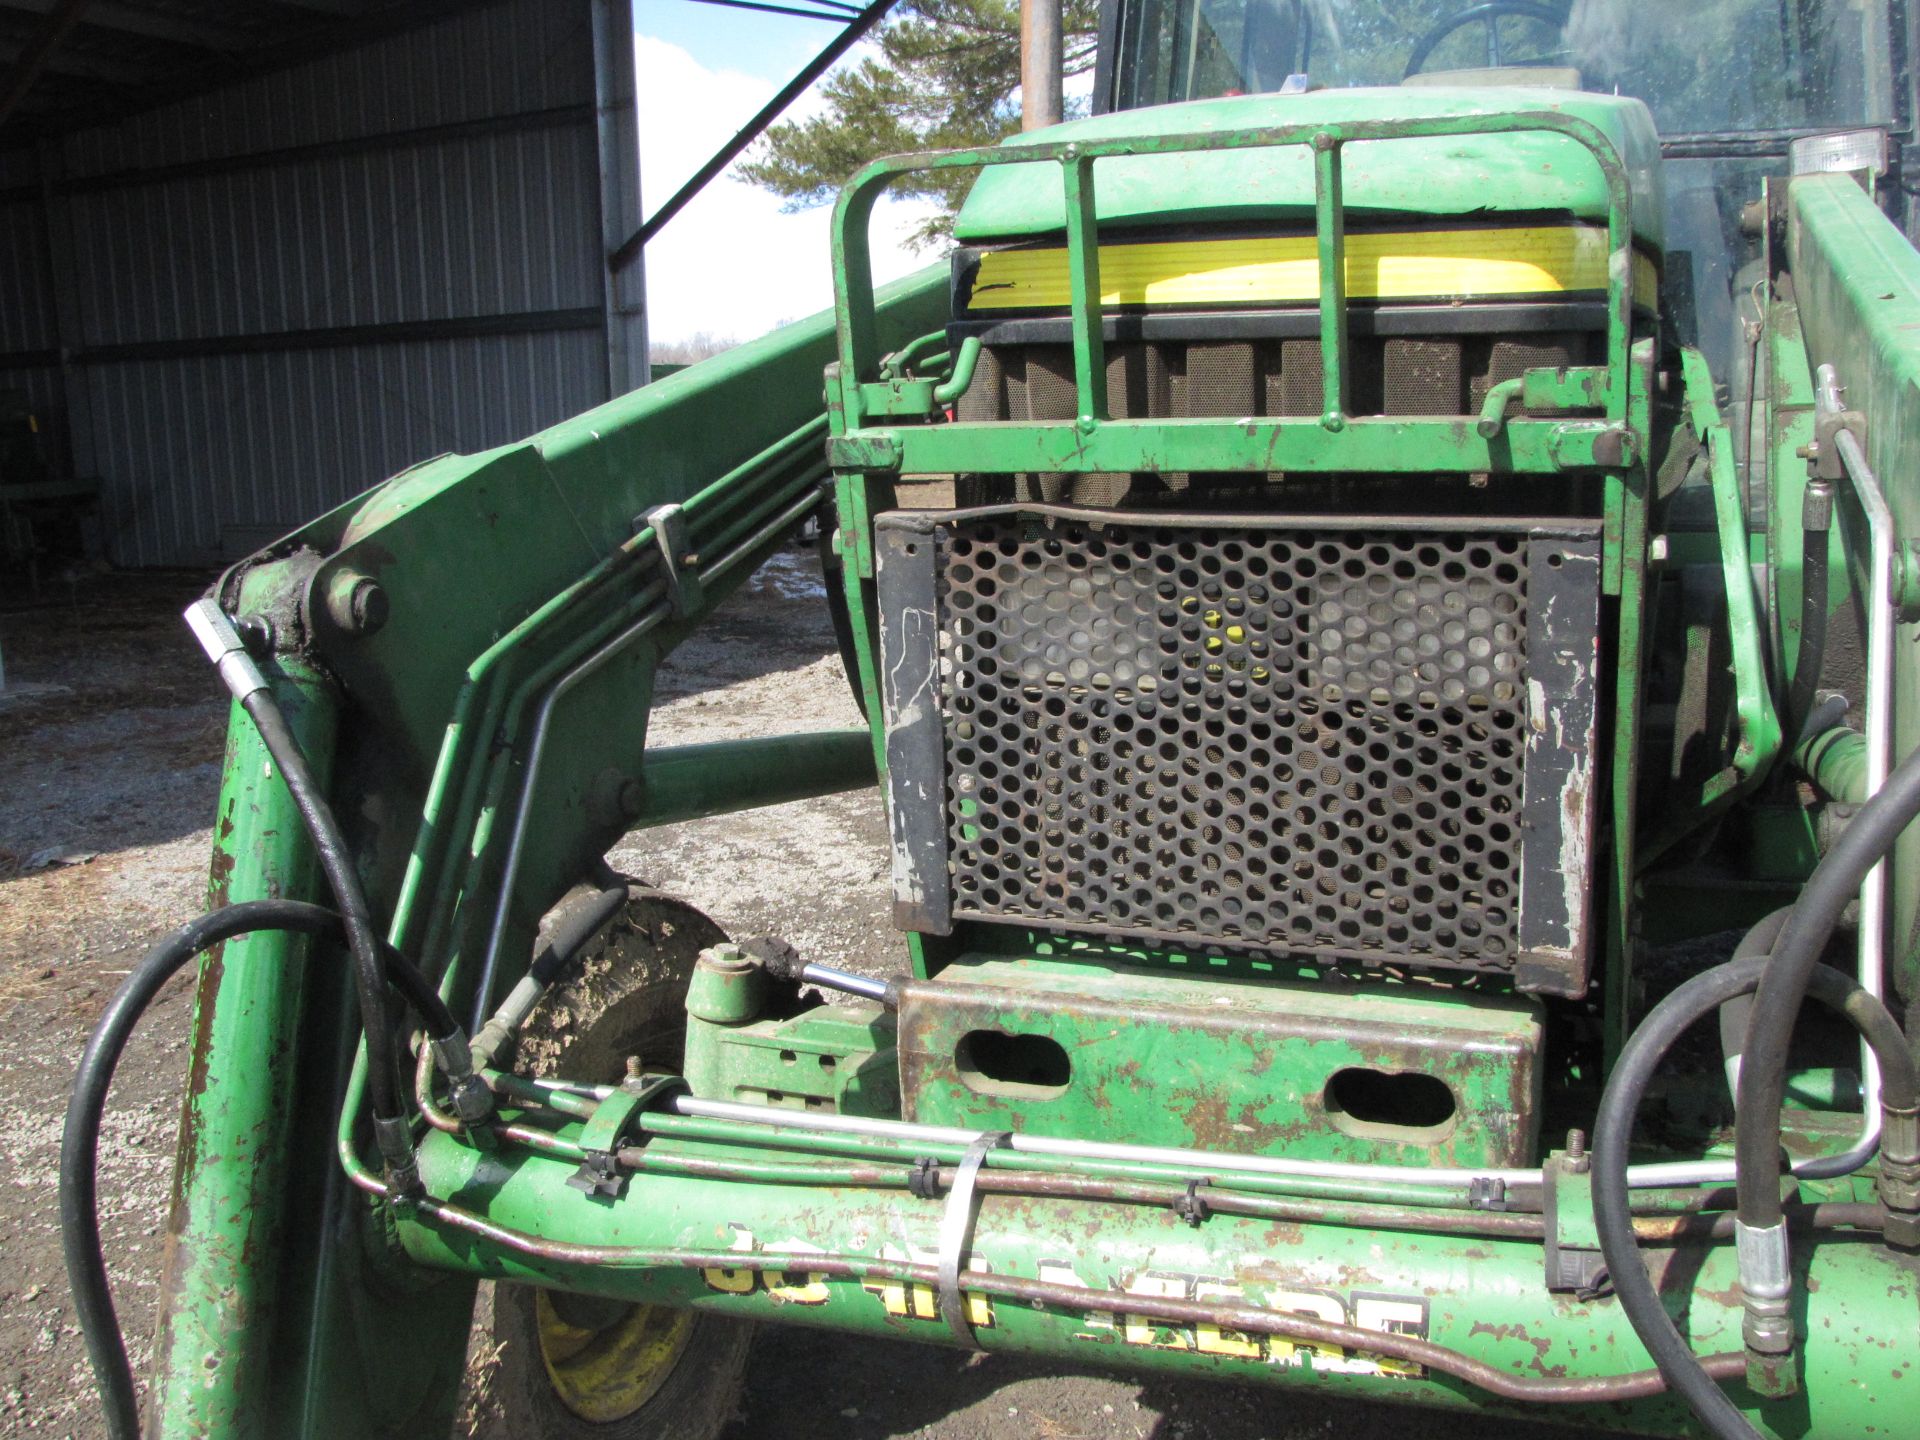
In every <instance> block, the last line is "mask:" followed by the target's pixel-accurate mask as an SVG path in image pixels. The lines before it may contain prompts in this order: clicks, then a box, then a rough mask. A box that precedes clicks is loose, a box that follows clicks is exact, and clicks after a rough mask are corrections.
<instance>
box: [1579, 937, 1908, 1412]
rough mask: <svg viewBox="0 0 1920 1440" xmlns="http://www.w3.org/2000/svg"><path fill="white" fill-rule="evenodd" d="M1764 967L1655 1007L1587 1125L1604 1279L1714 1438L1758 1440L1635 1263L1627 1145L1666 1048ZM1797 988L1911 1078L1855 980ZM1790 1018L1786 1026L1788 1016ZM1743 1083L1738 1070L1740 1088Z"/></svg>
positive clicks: (1828, 977)
mask: <svg viewBox="0 0 1920 1440" xmlns="http://www.w3.org/2000/svg"><path fill="white" fill-rule="evenodd" d="M1771 918H1772V917H1769V918H1768V920H1763V921H1761V922H1760V923H1761V925H1762V926H1767V925H1769V924H1770V921H1771ZM1770 964H1771V962H1770V961H1769V960H1768V959H1767V958H1766V957H1749V958H1746V959H1740V960H1730V961H1728V962H1727V963H1726V964H1725V965H1720V966H1716V967H1715V968H1714V969H1712V970H1708V971H1706V972H1705V973H1704V974H1700V975H1696V976H1694V977H1693V978H1692V979H1691V980H1688V981H1687V982H1686V983H1685V984H1683V985H1681V986H1680V987H1679V988H1678V989H1676V990H1675V991H1673V993H1672V994H1670V995H1668V996H1667V997H1666V998H1665V999H1663V1000H1662V1001H1661V1002H1660V1003H1659V1004H1658V1005H1656V1006H1654V1007H1653V1010H1652V1011H1651V1012H1650V1013H1649V1014H1648V1015H1647V1018H1646V1019H1645V1020H1643V1021H1641V1022H1640V1025H1639V1027H1638V1028H1637V1029H1636V1030H1635V1031H1634V1032H1633V1035H1632V1036H1631V1037H1630V1038H1629V1039H1628V1041H1627V1043H1626V1046H1625V1048H1624V1049H1622V1050H1621V1052H1620V1058H1619V1060H1618V1061H1616V1062H1615V1064H1614V1067H1613V1073H1612V1074H1611V1075H1609V1076H1608V1077H1607V1088H1606V1091H1605V1093H1604V1094H1603V1095H1602V1096H1601V1097H1600V1113H1599V1116H1598V1117H1597V1119H1596V1121H1595V1124H1594V1137H1593V1142H1594V1143H1593V1213H1594V1225H1595V1228H1596V1229H1597V1230H1598V1231H1599V1234H1600V1251H1601V1254H1602V1255H1604V1256H1605V1257H1606V1262H1607V1274H1608V1275H1609V1276H1610V1277H1611V1278H1612V1281H1613V1288H1614V1292H1615V1293H1616V1294H1617V1295H1618V1296H1619V1297H1620V1308H1621V1309H1622V1310H1623V1311H1625V1312H1626V1316H1627V1319H1628V1321H1629V1323H1631V1324H1632V1326H1633V1330H1634V1334H1636V1335H1638V1336H1639V1337H1640V1343H1641V1344H1643V1345H1645V1346H1646V1347H1647V1353H1648V1354H1650V1355H1652V1356H1653V1360H1654V1363H1655V1364H1656V1365H1658V1366H1659V1367H1660V1373H1661V1374H1662V1375H1664V1376H1666V1378H1667V1382H1668V1383H1669V1384H1670V1385H1672V1387H1673V1388H1674V1390H1675V1391H1676V1392H1678V1393H1679V1395H1680V1396H1681V1397H1682V1398H1683V1399H1684V1400H1685V1401H1686V1402H1687V1404H1688V1405H1689V1406H1690V1407H1691V1408H1692V1410H1693V1413H1694V1415H1695V1416H1696V1417H1698V1419H1699V1420H1700V1423H1701V1424H1702V1425H1704V1426H1706V1428H1707V1430H1708V1431H1709V1433H1711V1434H1712V1435H1714V1436H1716V1437H1719V1440H1758V1432H1757V1431H1756V1430H1754V1428H1753V1427H1752V1426H1751V1425H1750V1424H1748V1423H1747V1419H1746V1417H1745V1416H1744V1415H1742V1414H1741V1413H1740V1411H1739V1409H1738V1408H1737V1407H1736V1406H1735V1405H1734V1403H1733V1402H1732V1401H1731V1400H1729V1399H1728V1398H1727V1397H1726V1394H1725V1393H1724V1392H1723V1391H1722V1390H1721V1389H1720V1387H1719V1386H1718V1385H1717V1384H1716V1383H1714V1380H1713V1378H1712V1377H1711V1376H1710V1375H1708V1374H1707V1373H1706V1372H1705V1371H1704V1370H1702V1369H1701V1367H1700V1364H1699V1358H1698V1357H1697V1356H1696V1355H1695V1354H1694V1353H1693V1350H1692V1349H1691V1347H1689V1346H1688V1344H1687V1342H1686V1340H1685V1339H1683V1338H1682V1336H1681V1334H1680V1332H1679V1330H1678V1329H1676V1328H1675V1326H1674V1323H1673V1320H1672V1318H1671V1317H1670V1316H1668V1314H1667V1312H1666V1308H1665V1307H1664V1306H1663V1305H1662V1304H1661V1303H1660V1294H1659V1291H1658V1289H1657V1288H1656V1287H1655V1286H1654V1283H1653V1280H1652V1278H1651V1277H1650V1276H1649V1275H1648V1274H1647V1271H1646V1267H1645V1266H1644V1265H1643V1264H1642V1263H1641V1260H1640V1251H1639V1247H1638V1245H1637V1244H1636V1243H1635V1237H1634V1225H1633V1213H1632V1209H1631V1203H1630V1198H1629V1194H1628V1190H1627V1163H1628V1147H1629V1143H1630V1141H1631V1140H1632V1138H1633V1121H1634V1117H1635V1115H1636V1114H1637V1113H1638V1111H1639V1109H1640V1101H1641V1097H1642V1096H1644V1095H1645V1093H1646V1088H1647V1082H1648V1081H1649V1080H1650V1079H1651V1078H1652V1077H1653V1072H1654V1071H1655V1069H1657V1068H1658V1066H1659V1064H1660V1061H1661V1059H1662V1058H1663V1057H1664V1056H1665V1055H1666V1053H1667V1051H1668V1050H1669V1049H1670V1048H1671V1047H1672V1045H1673V1043H1674V1042H1675V1041H1676V1040H1678V1039H1679V1038H1680V1036H1681V1035H1683V1034H1684V1033H1685V1032H1686V1031H1687V1029H1688V1027H1690V1026H1691V1025H1692V1024H1693V1023H1694V1022H1695V1021H1697V1020H1699V1019H1701V1018H1702V1017H1704V1016H1706V1015H1709V1014H1711V1013H1713V1011H1714V1010H1716V1009H1717V1008H1719V1007H1720V1006H1722V1005H1725V1004H1726V1003H1727V1002H1729V1001H1730V1000H1733V999H1735V998H1736V997H1738V996H1741V995H1748V994H1752V993H1753V991H1754V990H1755V989H1756V987H1758V986H1759V985H1760V984H1761V978H1762V976H1763V975H1764V974H1765V973H1766V972H1767V970H1768V969H1769V967H1770ZM1801 983H1802V985H1803V987H1804V989H1803V993H1804V994H1806V995H1811V996H1812V997H1813V998H1814V999H1816V1000H1818V1001H1820V1002H1821V1003H1822V1004H1825V1005H1828V1006H1830V1007H1832V1008H1833V1009H1835V1010H1838V1011H1839V1012H1840V1013H1841V1014H1843V1015H1845V1016H1846V1017H1847V1018H1848V1019H1849V1020H1851V1021H1852V1022H1853V1023H1854V1024H1855V1026H1856V1027H1858V1028H1859V1029H1860V1031H1861V1035H1862V1037H1863V1038H1864V1039H1865V1040H1866V1041H1867V1042H1868V1043H1869V1044H1870V1045H1872V1046H1873V1048H1874V1052H1875V1054H1876V1055H1878V1056H1879V1057H1880V1062H1881V1065H1882V1066H1883V1067H1893V1068H1897V1067H1899V1066H1901V1065H1902V1064H1903V1063H1904V1066H1905V1074H1906V1076H1907V1078H1908V1079H1909V1080H1910V1079H1911V1077H1912V1074H1913V1061H1912V1057H1911V1056H1908V1055H1907V1054H1906V1046H1905V1042H1904V1040H1903V1038H1902V1037H1901V1035H1900V1032H1899V1027H1898V1026H1896V1025H1894V1023H1893V1018H1892V1016H1890V1015H1888V1014H1887V1011H1886V1007H1885V1006H1883V1005H1881V1004H1880V1003H1879V1002H1878V1001H1877V1000H1875V999H1874V998H1873V997H1872V996H1871V995H1868V994H1867V992H1866V991H1865V990H1863V989H1862V988H1861V987H1860V985H1859V983H1858V982H1857V981H1855V980H1853V979H1851V978H1850V977H1848V976H1846V975H1843V974H1841V973H1840V972H1839V971H1838V970H1834V969H1832V968H1830V967H1828V966H1824V965H1821V966H1815V967H1814V969H1813V971H1812V972H1811V973H1810V974H1808V975H1807V976H1806V977H1804V979H1803V980H1802V982H1801ZM1862 1002H1864V1003H1862ZM1796 1003H1797V1002H1796ZM1872 1011H1878V1013H1879V1016H1880V1017H1881V1018H1883V1019H1884V1021H1885V1023H1884V1024H1880V1023H1878V1022H1877V1021H1875V1020H1873V1019H1871V1018H1868V1017H1869V1016H1870V1013H1871V1012H1872ZM1787 1019H1788V1022H1789V1027H1790V1026H1791V1022H1792V1020H1793V1017H1792V1016H1788V1017H1787ZM1753 1058H1754V1055H1753V1052H1752V1051H1751V1050H1749V1051H1748V1054H1747V1063H1748V1064H1751V1063H1752V1061H1753ZM1745 1084H1746V1079H1745V1073H1744V1069H1743V1074H1742V1079H1741V1085H1742V1088H1743V1089H1744V1087H1745ZM1778 1181H1779V1175H1778V1172H1777V1170H1776V1172H1775V1173H1774V1176H1773V1181H1772V1183H1774V1184H1775V1185H1777V1184H1778Z"/></svg>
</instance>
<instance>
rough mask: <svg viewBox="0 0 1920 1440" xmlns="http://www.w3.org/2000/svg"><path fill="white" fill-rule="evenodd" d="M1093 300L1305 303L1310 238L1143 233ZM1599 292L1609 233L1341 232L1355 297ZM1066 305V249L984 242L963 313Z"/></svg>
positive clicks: (1574, 229)
mask: <svg viewBox="0 0 1920 1440" xmlns="http://www.w3.org/2000/svg"><path fill="white" fill-rule="evenodd" d="M1633 285H1634V295H1635V298H1636V299H1637V300H1638V301H1639V302H1640V303H1641V304H1642V305H1644V306H1646V307H1648V308H1651V306H1652V304H1653V297H1654V292H1655V288H1656V285H1657V280H1656V278H1655V274H1654V268H1653V262H1652V261H1650V260H1649V259H1647V257H1646V256H1644V255H1640V254H1636V255H1635V256H1634V257H1633ZM1100 286H1101V297H1100V298H1101V303H1102V304H1103V305H1107V306H1118V305H1146V306H1156V305H1249V304H1267V305H1272V304H1283V305H1284V304H1303V303H1305V304H1311V303H1313V302H1315V301H1317V300H1318V299H1319V296H1320V262H1319V254H1318V250H1317V248H1316V246H1315V242H1314V238H1313V236H1311V235H1290V236H1271V237H1256V238H1251V239H1248V238H1235V239H1221V240H1167V241H1148V242H1145V243H1142V244H1131V245H1102V246H1101V247H1100ZM1606 288H1607V234H1606V231H1605V230H1602V229H1600V228H1599V227H1597V226H1592V225H1554V226H1534V227H1525V228H1506V229H1478V230H1431V231H1418V232H1412V233H1360V234H1349V235H1348V236H1347V295H1348V297H1349V298H1350V299H1354V300H1473V299H1490V298H1494V297H1498V296H1511V295H1558V294H1565V293H1567V292H1570V291H1603V290H1605V289H1606ZM1070 304H1071V298H1070V295H1069V291H1068V281H1067V252H1066V250H1065V249H1064V248H1052V249H1031V250H987V251H983V252H982V253H981V255H980V270H979V273H978V275H977V276H976V278H975V280H974V285H973V297H972V300H971V302H970V304H969V306H968V308H969V310H970V311H972V312H978V311H982V310H1055V309H1058V310H1064V309H1066V308H1068V306H1069V305H1070Z"/></svg>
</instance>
